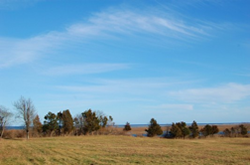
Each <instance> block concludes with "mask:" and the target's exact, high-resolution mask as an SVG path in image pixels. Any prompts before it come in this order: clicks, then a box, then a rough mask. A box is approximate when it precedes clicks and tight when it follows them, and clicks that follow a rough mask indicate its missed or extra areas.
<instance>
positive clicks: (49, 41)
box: [0, 8, 210, 68]
mask: <svg viewBox="0 0 250 165" xmlns="http://www.w3.org/2000/svg"><path fill="white" fill-rule="evenodd" d="M151 10H152V11H151ZM151 10H150V9H149V10H147V11H143V10H133V11H132V10H130V9H121V8H120V9H109V10H105V11H103V12H100V13H96V14H93V16H92V17H90V18H89V19H87V21H85V22H80V23H77V24H73V25H71V26H69V27H68V28H66V29H65V30H64V31H61V32H56V31H55V32H50V33H47V34H44V35H39V36H35V37H32V38H28V39H9V38H7V39H6V38H0V44H1V47H0V51H1V56H0V68H6V67H11V66H15V65H18V64H25V63H29V62H32V61H34V60H38V59H40V58H41V57H43V56H44V55H47V54H48V53H49V52H51V51H55V50H56V49H60V48H62V47H63V48H67V47H68V46H69V45H76V44H78V43H79V41H81V42H84V41H88V42H89V41H92V40H100V39H103V38H106V39H109V40H110V39H111V40H112V39H114V38H120V39H122V36H126V37H129V36H130V37H133V38H134V37H140V36H141V34H142V33H143V34H144V35H143V36H144V37H146V38H147V39H149V40H150V39H151V38H152V36H154V37H157V38H162V39H164V40H168V39H169V40H171V42H172V41H173V39H174V40H177V41H181V42H182V41H183V40H188V41H190V40H193V41H195V40H197V39H200V38H202V37H207V36H209V33H210V30H208V29H209V28H208V26H207V25H205V24H203V23H193V24H192V25H191V23H189V22H187V21H184V19H182V18H179V17H174V16H171V13H168V12H165V11H158V12H155V10H153V9H151Z"/></svg>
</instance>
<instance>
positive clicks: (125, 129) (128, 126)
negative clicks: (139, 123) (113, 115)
mask: <svg viewBox="0 0 250 165" xmlns="http://www.w3.org/2000/svg"><path fill="white" fill-rule="evenodd" d="M123 130H124V131H130V130H131V127H130V124H129V122H127V123H126V125H125V126H124V129H123Z"/></svg>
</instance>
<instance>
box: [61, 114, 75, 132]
mask: <svg viewBox="0 0 250 165" xmlns="http://www.w3.org/2000/svg"><path fill="white" fill-rule="evenodd" d="M62 123H63V125H62V128H63V133H70V132H71V131H73V130H74V124H73V118H72V116H71V113H70V111H69V110H68V109H67V110H65V111H63V113H62Z"/></svg>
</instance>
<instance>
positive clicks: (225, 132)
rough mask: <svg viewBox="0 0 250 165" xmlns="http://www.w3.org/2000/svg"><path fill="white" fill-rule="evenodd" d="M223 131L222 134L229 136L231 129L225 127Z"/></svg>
mask: <svg viewBox="0 0 250 165" xmlns="http://www.w3.org/2000/svg"><path fill="white" fill-rule="evenodd" d="M223 133H224V136H226V137H230V136H231V131H230V130H229V129H228V128H227V129H225V130H224V131H223Z"/></svg>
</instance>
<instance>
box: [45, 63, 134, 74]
mask: <svg viewBox="0 0 250 165" xmlns="http://www.w3.org/2000/svg"><path fill="white" fill-rule="evenodd" d="M128 68H130V65H129V64H119V63H95V64H89V63H88V64H75V65H63V66H57V67H52V68H49V69H48V70H45V71H44V72H43V73H44V74H47V75H59V76H60V75H72V74H96V73H104V72H110V71H115V70H121V69H128Z"/></svg>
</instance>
